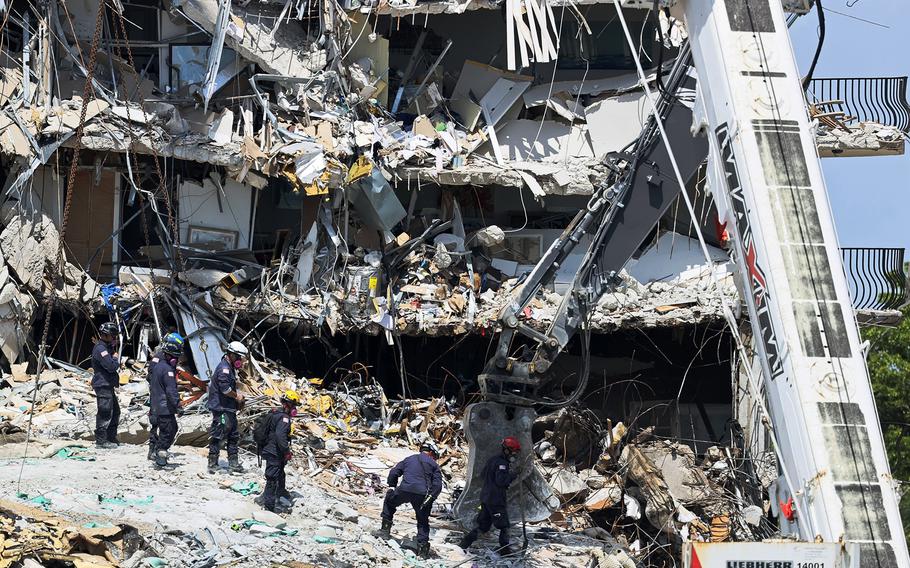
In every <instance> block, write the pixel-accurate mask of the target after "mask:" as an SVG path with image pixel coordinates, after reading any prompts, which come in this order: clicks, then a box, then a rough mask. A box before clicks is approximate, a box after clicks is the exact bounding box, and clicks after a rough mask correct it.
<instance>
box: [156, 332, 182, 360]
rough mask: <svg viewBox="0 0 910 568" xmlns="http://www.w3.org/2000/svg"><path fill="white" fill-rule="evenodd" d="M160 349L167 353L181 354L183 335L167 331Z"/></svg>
mask: <svg viewBox="0 0 910 568" xmlns="http://www.w3.org/2000/svg"><path fill="white" fill-rule="evenodd" d="M161 350H162V351H164V352H165V353H167V354H168V355H182V354H183V337H182V336H181V335H180V334H179V333H169V334H167V335H165V336H164V340H163V341H162V342H161Z"/></svg>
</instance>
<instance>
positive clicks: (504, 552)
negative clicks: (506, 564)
mask: <svg viewBox="0 0 910 568" xmlns="http://www.w3.org/2000/svg"><path fill="white" fill-rule="evenodd" d="M518 552H519V551H518V550H516V549H514V548H512V545H510V544H507V545H505V546H500V547H499V549H498V550H497V551H496V553H497V554H499V555H500V556H506V557H514V556H517V555H518Z"/></svg>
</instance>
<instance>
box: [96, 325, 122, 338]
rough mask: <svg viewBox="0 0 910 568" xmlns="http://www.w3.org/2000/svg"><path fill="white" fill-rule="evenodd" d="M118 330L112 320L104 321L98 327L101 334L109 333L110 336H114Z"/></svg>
mask: <svg viewBox="0 0 910 568" xmlns="http://www.w3.org/2000/svg"><path fill="white" fill-rule="evenodd" d="M118 331H119V329H118V328H117V324H116V323H114V322H112V321H106V322H104V323H103V324H101V326H100V327H98V332H99V333H101V334H102V335H110V336H111V337H115V336H116V335H117V332H118Z"/></svg>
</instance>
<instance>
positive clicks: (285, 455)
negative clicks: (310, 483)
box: [260, 390, 300, 512]
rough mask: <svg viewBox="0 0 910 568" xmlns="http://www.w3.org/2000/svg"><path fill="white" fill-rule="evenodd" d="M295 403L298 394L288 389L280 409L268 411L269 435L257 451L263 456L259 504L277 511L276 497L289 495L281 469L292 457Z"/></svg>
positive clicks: (295, 413) (269, 509)
mask: <svg viewBox="0 0 910 568" xmlns="http://www.w3.org/2000/svg"><path fill="white" fill-rule="evenodd" d="M298 406H300V395H299V394H297V392H296V391H292V390H288V391H285V393H284V395H282V397H281V408H274V409H272V411H271V413H270V414H269V419H270V423H269V428H268V432H269V437H268V441H267V442H266V444H265V446H264V447H263V448H262V451H261V452H260V455H261V456H262V457H263V458H264V459H265V490H264V491H263V492H262V500H261V503H260V504H261V505H262V507H263V508H264V509H266V510H267V511H272V512H276V505H277V503H278V500H279V498H281V497H284V498H285V499H290V497H291V494H290V493H288V490H287V487H286V485H285V480H286V478H285V473H284V468H285V466H286V465H287V463H288V462H289V461H291V457H292V456H291V418H292V417H294V416H296V415H297V407H298ZM282 512H283V511H282Z"/></svg>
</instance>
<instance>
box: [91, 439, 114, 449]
mask: <svg viewBox="0 0 910 568" xmlns="http://www.w3.org/2000/svg"><path fill="white" fill-rule="evenodd" d="M95 447H96V448H99V449H102V450H113V449H114V448H116V447H117V446H116V445H115V444H112V443H110V442H107V441H104V440H102V441H100V442H98V441H96V442H95Z"/></svg>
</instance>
